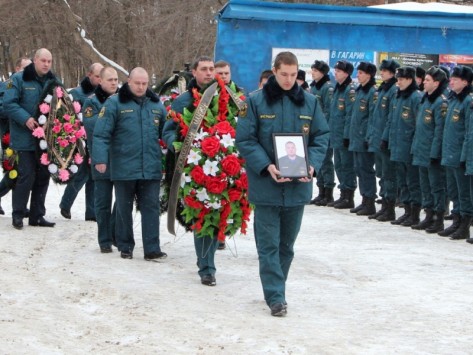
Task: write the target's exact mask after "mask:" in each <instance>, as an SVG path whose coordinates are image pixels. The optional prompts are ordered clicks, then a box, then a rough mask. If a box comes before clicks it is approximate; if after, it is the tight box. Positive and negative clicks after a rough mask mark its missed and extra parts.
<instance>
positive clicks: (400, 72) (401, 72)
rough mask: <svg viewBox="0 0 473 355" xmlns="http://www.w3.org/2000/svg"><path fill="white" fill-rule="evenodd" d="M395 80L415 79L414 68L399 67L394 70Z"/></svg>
mask: <svg viewBox="0 0 473 355" xmlns="http://www.w3.org/2000/svg"><path fill="white" fill-rule="evenodd" d="M396 78H406V79H412V80H415V79H416V68H414V67H409V66H406V67H400V68H398V69H397V70H396Z"/></svg>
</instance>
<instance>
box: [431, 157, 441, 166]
mask: <svg viewBox="0 0 473 355" xmlns="http://www.w3.org/2000/svg"><path fill="white" fill-rule="evenodd" d="M430 165H440V159H438V158H430Z"/></svg>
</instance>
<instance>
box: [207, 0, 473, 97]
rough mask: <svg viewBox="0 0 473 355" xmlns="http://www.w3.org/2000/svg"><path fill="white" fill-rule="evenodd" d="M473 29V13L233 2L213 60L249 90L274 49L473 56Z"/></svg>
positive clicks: (226, 12) (222, 15) (222, 21)
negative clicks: (227, 66) (228, 67)
mask: <svg viewBox="0 0 473 355" xmlns="http://www.w3.org/2000/svg"><path fill="white" fill-rule="evenodd" d="M442 27H447V31H446V34H444V33H443V32H442ZM472 30H473V15H469V14H444V13H430V12H429V13H419V12H409V11H392V10H382V9H371V8H354V7H335V6H320V5H307V4H282V3H268V2H264V3H262V2H259V1H245V0H233V1H230V2H229V3H228V4H227V5H226V6H225V7H224V8H223V9H222V11H221V12H220V14H219V18H218V30H217V42H216V45H215V60H220V59H223V60H227V61H229V62H230V63H231V64H232V78H233V79H234V80H235V82H236V83H238V84H239V85H241V86H243V87H244V88H245V90H246V91H251V90H254V89H255V88H256V87H257V84H258V78H259V74H260V73H261V71H262V70H264V69H268V68H269V67H270V65H271V54H272V48H273V47H279V48H302V49H305V48H307V49H330V50H350V51H385V52H403V53H425V54H473V36H472ZM315 59H317V58H314V60H315Z"/></svg>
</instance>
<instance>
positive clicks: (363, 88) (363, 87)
mask: <svg viewBox="0 0 473 355" xmlns="http://www.w3.org/2000/svg"><path fill="white" fill-rule="evenodd" d="M375 84H376V79H375V78H374V77H371V79H370V80H369V81H368V82H367V83H366V84H365V85H361V84H360V85H358V87H357V88H356V91H358V90H361V91H363V92H364V93H367V92H369V91H370V89H371V88H372V87H373V86H374V85H375Z"/></svg>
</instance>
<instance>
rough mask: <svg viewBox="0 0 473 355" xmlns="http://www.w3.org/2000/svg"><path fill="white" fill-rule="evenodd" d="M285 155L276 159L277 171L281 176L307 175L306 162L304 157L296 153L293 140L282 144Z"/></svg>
mask: <svg viewBox="0 0 473 355" xmlns="http://www.w3.org/2000/svg"><path fill="white" fill-rule="evenodd" d="M284 148H285V150H286V155H284V156H282V157H281V158H279V159H278V164H279V171H280V172H281V176H283V177H304V176H307V173H308V171H307V163H306V161H305V159H304V158H303V157H301V156H299V155H297V154H296V153H297V148H296V144H295V143H294V142H291V141H288V142H286V144H285V145H284Z"/></svg>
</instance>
